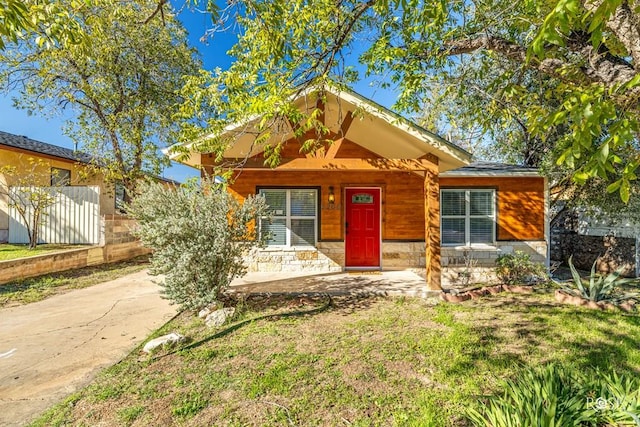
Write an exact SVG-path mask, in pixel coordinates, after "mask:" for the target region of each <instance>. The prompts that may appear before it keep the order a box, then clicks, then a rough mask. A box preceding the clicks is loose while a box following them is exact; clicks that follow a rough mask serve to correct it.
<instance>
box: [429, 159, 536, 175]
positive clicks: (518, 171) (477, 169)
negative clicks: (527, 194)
mask: <svg viewBox="0 0 640 427" xmlns="http://www.w3.org/2000/svg"><path fill="white" fill-rule="evenodd" d="M538 174H539V172H538V169H537V168H535V167H531V166H519V165H510V164H507V163H495V162H473V163H470V164H468V165H466V166H463V167H461V168H458V169H453V170H450V171H448V172H443V173H442V174H441V176H448V175H538Z"/></svg>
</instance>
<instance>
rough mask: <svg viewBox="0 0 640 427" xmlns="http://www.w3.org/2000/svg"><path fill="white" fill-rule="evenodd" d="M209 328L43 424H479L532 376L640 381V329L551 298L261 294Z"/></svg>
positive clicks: (107, 381) (61, 408)
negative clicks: (603, 373) (538, 372)
mask: <svg viewBox="0 0 640 427" xmlns="http://www.w3.org/2000/svg"><path fill="white" fill-rule="evenodd" d="M240 312H241V314H240V317H239V318H236V320H235V321H234V322H232V323H231V324H230V325H227V326H224V327H222V328H219V329H207V328H206V327H205V326H204V324H203V322H202V321H201V320H200V319H197V318H195V317H194V316H193V314H189V313H183V314H182V315H180V316H179V317H178V318H176V319H174V320H173V321H172V322H170V323H169V324H168V325H166V326H165V327H164V328H163V329H162V330H160V331H158V332H157V333H156V334H164V333H168V332H171V331H178V332H180V333H182V334H184V335H186V336H188V337H190V338H191V341H190V342H188V343H186V344H183V345H182V347H181V348H180V349H178V350H177V351H174V352H170V351H164V352H160V353H157V354H155V355H154V356H153V357H149V356H147V355H144V353H141V352H140V351H139V350H136V351H134V352H133V353H132V354H131V355H129V357H127V358H126V359H125V360H124V361H122V362H121V363H119V364H118V365H116V366H113V367H111V368H109V369H107V370H106V371H104V372H103V373H102V374H101V375H100V376H99V377H98V378H97V379H96V380H95V381H94V383H93V384H92V385H90V386H89V387H87V388H86V389H84V390H82V391H80V392H78V393H76V394H74V395H72V396H70V397H69V398H68V399H67V400H66V401H65V402H63V403H61V404H60V405H58V406H56V407H54V408H52V409H51V410H50V411H49V412H48V413H46V414H45V415H44V416H43V417H41V418H40V419H39V420H37V421H36V422H35V423H34V425H37V426H44V425H46V426H52V425H53V426H56V425H79V426H80V425H82V426H92V425H101V426H121V425H125V426H126V425H134V426H149V425H154V426H170V425H180V426H214V425H215V426H283V425H304V426H307V425H309V426H381V425H382V426H387V425H388V426H438V427H440V426H465V425H468V423H467V421H466V418H465V416H464V414H465V409H466V408H467V407H469V406H473V405H475V404H476V402H477V401H478V398H480V397H481V396H483V395H485V394H487V393H491V392H495V391H496V390H497V389H498V387H499V382H500V380H501V379H504V378H509V377H511V376H512V375H513V374H514V373H515V372H516V371H517V370H518V369H520V368H522V367H525V366H537V365H540V364H544V363H548V362H552V361H554V362H559V363H562V364H566V365H570V366H572V367H575V368H576V369H583V368H587V367H600V368H605V369H608V368H610V367H613V368H615V370H616V371H617V372H619V373H626V374H629V375H640V346H639V345H638V343H639V342H640V318H639V317H638V316H637V315H628V314H624V313H622V312H599V311H594V310H589V309H584V308H579V307H573V306H559V305H557V304H556V303H555V302H554V300H553V299H552V297H551V296H550V295H548V294H544V295H540V294H534V295H513V294H500V295H496V296H491V297H486V298H484V299H481V300H478V301H468V302H465V303H463V304H459V305H453V304H445V303H442V304H438V305H430V304H429V303H428V302H426V301H425V300H420V299H405V298H402V299H390V298H389V299H382V298H357V297H341V298H334V300H333V303H332V304H331V305H328V304H326V300H324V299H322V298H314V299H310V298H302V299H301V298H293V297H292V298H278V299H276V298H273V299H269V298H266V297H262V298H258V297H254V298H251V299H249V300H248V301H246V302H245V303H244V306H243V308H242V309H241V310H240Z"/></svg>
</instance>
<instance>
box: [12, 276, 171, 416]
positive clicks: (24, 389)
mask: <svg viewBox="0 0 640 427" xmlns="http://www.w3.org/2000/svg"><path fill="white" fill-rule="evenodd" d="M159 290H160V287H159V286H158V285H156V284H154V283H152V282H151V279H150V277H149V276H148V275H147V273H146V271H142V272H138V273H134V274H131V275H128V276H125V277H122V278H119V279H116V280H113V281H110V282H106V283H102V284H99V285H95V286H92V287H89V288H85V289H80V290H76V291H72V292H69V293H66V294H63V295H58V296H55V297H52V298H49V299H46V300H44V301H40V302H37V303H33V304H27V305H23V306H19V307H12V308H6V309H0V425H2V426H22V425H25V424H27V423H28V422H29V421H31V420H32V419H33V418H34V417H36V416H37V415H39V414H40V413H42V412H43V411H44V410H46V409H47V408H49V407H50V406H52V405H53V404H55V403H57V402H58V401H60V400H62V399H63V398H65V397H66V396H67V395H69V394H71V393H73V392H74V391H77V390H78V389H80V388H82V387H83V386H85V385H86V384H88V383H89V382H90V381H91V380H92V379H93V378H94V377H95V375H96V374H97V373H98V372H99V371H100V370H101V369H102V368H104V367H106V366H110V365H113V364H114V363H116V362H118V361H120V360H121V359H122V358H123V357H124V356H126V355H127V354H128V353H129V352H130V351H131V350H132V349H133V348H134V347H135V346H136V345H138V344H139V343H140V342H142V341H143V340H144V339H145V338H146V337H147V336H148V335H149V334H150V333H151V332H153V331H154V330H156V329H157V328H159V327H160V326H162V325H163V324H164V323H166V322H167V321H168V320H169V319H171V317H173V316H174V315H175V314H176V308H175V306H170V305H169V303H168V302H167V301H166V300H163V299H162V298H160V295H159Z"/></svg>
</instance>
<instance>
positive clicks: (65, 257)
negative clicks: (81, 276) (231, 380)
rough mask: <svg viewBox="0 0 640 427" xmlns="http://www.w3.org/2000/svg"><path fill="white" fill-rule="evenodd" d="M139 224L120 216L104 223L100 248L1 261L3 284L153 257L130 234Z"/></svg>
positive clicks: (93, 247)
mask: <svg viewBox="0 0 640 427" xmlns="http://www.w3.org/2000/svg"><path fill="white" fill-rule="evenodd" d="M134 224H135V221H134V220H132V219H129V218H126V217H123V216H119V215H106V216H105V217H103V219H102V228H103V237H102V239H101V241H102V244H101V245H100V246H85V247H81V248H78V249H70V250H67V251H63V252H56V253H53V254H44V255H38V256H34V257H29V258H20V259H15V260H9V261H0V284H3V283H8V282H11V281H14V280H19V279H26V278H29V277H35V276H40V275H43V274H49V273H56V272H59V271H64V270H71V269H75V268H82V267H87V266H91V265H99V264H106V263H111V262H117V261H123V260H127V259H131V258H135V257H137V256H140V255H145V254H148V253H150V250H149V249H147V248H145V247H143V246H142V245H141V244H140V242H138V241H137V240H136V239H135V238H134V237H133V236H131V234H130V233H129V230H130V227H132V226H133V225H134Z"/></svg>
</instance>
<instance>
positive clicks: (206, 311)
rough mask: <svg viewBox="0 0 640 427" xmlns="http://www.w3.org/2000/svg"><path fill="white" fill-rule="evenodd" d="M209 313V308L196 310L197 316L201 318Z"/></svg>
mask: <svg viewBox="0 0 640 427" xmlns="http://www.w3.org/2000/svg"><path fill="white" fill-rule="evenodd" d="M209 314H211V308H209V307H205V308H203V309H202V310H200V311H199V312H198V317H199V318H201V319H204V318H206V317H207V316H208V315H209Z"/></svg>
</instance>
